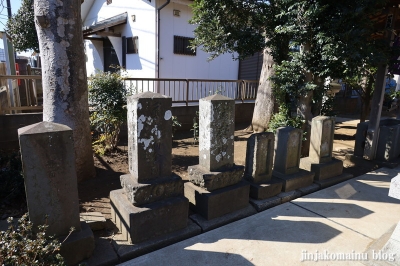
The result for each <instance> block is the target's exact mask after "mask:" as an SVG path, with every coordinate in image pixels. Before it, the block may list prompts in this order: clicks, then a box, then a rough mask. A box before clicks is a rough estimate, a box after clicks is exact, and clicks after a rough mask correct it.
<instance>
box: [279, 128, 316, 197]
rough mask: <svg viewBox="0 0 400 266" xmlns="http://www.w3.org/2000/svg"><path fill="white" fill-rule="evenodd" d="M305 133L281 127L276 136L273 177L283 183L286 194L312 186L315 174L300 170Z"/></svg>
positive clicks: (296, 129)
mask: <svg viewBox="0 0 400 266" xmlns="http://www.w3.org/2000/svg"><path fill="white" fill-rule="evenodd" d="M302 136H303V131H302V130H301V129H298V128H293V127H280V128H278V129H277V130H276V135H275V159H274V170H273V176H275V177H277V178H279V179H281V180H282V181H283V188H282V190H283V191H284V192H288V191H291V190H295V189H298V188H301V187H307V186H309V185H311V184H312V182H313V178H314V173H313V172H310V171H305V170H302V169H300V168H299V165H300V153H301V139H302Z"/></svg>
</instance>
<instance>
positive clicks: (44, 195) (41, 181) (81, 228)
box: [18, 122, 94, 264]
mask: <svg viewBox="0 0 400 266" xmlns="http://www.w3.org/2000/svg"><path fill="white" fill-rule="evenodd" d="M18 135H19V143H20V148H21V157H22V162H23V171H24V181H25V191H26V198H27V203H28V211H29V219H30V220H31V221H32V223H33V224H34V225H35V226H37V225H41V224H47V225H48V229H47V232H46V233H47V234H49V235H56V236H58V237H62V236H66V235H68V233H69V231H70V228H71V227H74V228H75V229H76V232H74V233H73V234H72V235H71V236H70V237H69V239H68V240H67V242H65V243H64V244H63V246H62V248H61V254H62V255H63V256H64V257H65V259H66V260H67V262H68V263H69V264H75V263H77V262H79V261H81V260H83V259H85V258H88V257H89V256H90V255H91V253H92V252H93V249H94V237H93V233H92V231H91V230H90V228H89V226H88V225H86V223H81V222H80V220H79V198H78V185H77V177H76V170H75V152H74V142H73V135H72V129H71V128H69V127H67V126H65V125H61V124H56V123H52V122H41V123H37V124H33V125H30V126H26V127H23V128H20V129H18ZM62 239H63V238H62ZM71 254H73V255H72V257H71Z"/></svg>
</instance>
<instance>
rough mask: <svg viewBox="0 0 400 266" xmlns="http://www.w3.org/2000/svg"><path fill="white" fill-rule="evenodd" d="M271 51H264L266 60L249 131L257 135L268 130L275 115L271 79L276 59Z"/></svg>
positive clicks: (264, 60)
mask: <svg viewBox="0 0 400 266" xmlns="http://www.w3.org/2000/svg"><path fill="white" fill-rule="evenodd" d="M268 51H269V49H268V48H266V49H264V52H263V53H264V59H263V65H262V69H261V75H260V85H259V86H258V91H257V96H256V102H255V105H254V112H253V119H252V122H251V125H250V126H249V127H248V130H251V131H254V132H256V133H259V132H264V131H266V130H267V129H268V124H269V121H270V120H271V117H272V115H273V113H274V102H275V99H274V95H273V92H272V82H271V80H270V79H269V78H270V77H271V76H272V75H273V74H274V70H273V65H274V59H273V57H272V56H271V55H270V54H269V53H268Z"/></svg>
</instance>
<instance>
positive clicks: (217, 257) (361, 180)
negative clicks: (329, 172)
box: [121, 167, 400, 266]
mask: <svg viewBox="0 0 400 266" xmlns="http://www.w3.org/2000/svg"><path fill="white" fill-rule="evenodd" d="M398 173H400V167H398V168H395V169H388V168H381V169H378V170H377V171H375V172H371V173H368V174H365V175H362V176H359V177H356V178H353V179H350V180H349V181H346V182H343V183H340V184H337V185H335V186H332V187H329V188H326V189H323V190H320V191H318V192H315V193H313V194H309V195H307V196H304V197H301V198H298V199H296V200H294V201H291V202H288V203H285V204H282V205H279V206H277V207H274V208H271V209H269V210H266V211H263V212H260V213H258V214H255V215H253V216H250V217H247V218H245V219H242V220H240V221H237V222H234V223H231V224H228V225H226V226H223V227H220V228H218V229H215V230H212V231H209V232H207V233H204V234H201V235H198V236H196V237H193V238H190V239H187V240H185V241H182V242H179V243H176V244H174V245H171V246H168V247H166V248H163V249H160V250H157V251H155V252H152V253H149V254H146V255H144V256H141V257H138V258H136V259H133V260H130V261H128V262H125V263H123V264H121V265H124V266H127V265H152V266H153V265H190V266H195V265H400V250H397V252H396V251H393V250H392V253H382V252H381V249H382V247H383V246H384V244H385V243H386V242H387V240H388V239H389V237H390V236H391V234H392V232H393V230H394V229H395V227H396V225H397V223H398V222H399V221H400V201H399V200H396V199H393V198H390V197H388V191H389V185H390V179H391V178H393V177H394V176H396V175H397V174H398ZM397 231H398V230H396V232H397ZM396 253H397V254H396ZM338 258H339V259H340V261H338ZM317 259H318V261H317V262H315V261H314V260H317ZM393 259H395V261H392V260H393ZM302 260H303V261H302Z"/></svg>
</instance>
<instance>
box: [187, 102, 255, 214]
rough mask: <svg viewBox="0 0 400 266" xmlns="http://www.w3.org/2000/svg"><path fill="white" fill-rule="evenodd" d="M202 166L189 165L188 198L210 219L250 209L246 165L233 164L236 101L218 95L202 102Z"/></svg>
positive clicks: (197, 210)
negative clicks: (245, 175)
mask: <svg viewBox="0 0 400 266" xmlns="http://www.w3.org/2000/svg"><path fill="white" fill-rule="evenodd" d="M199 110H200V115H199V165H194V166H189V168H188V172H189V180H190V182H187V183H185V196H186V197H187V198H188V199H189V202H190V204H191V207H192V208H193V209H194V210H195V211H196V212H197V213H199V214H200V215H201V216H203V217H204V218H205V219H207V220H211V219H214V218H218V217H221V216H223V215H225V214H228V213H232V212H234V211H237V210H240V209H242V208H244V207H246V206H248V202H249V185H248V184H246V182H244V181H243V180H242V179H243V171H244V167H243V166H237V165H235V164H234V162H233V161H234V153H233V151H234V130H235V129H234V117H235V101H234V100H233V99H230V98H227V97H225V96H222V95H219V94H216V95H212V96H209V97H206V98H203V99H200V103H199Z"/></svg>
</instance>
